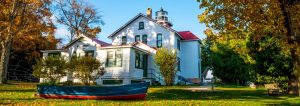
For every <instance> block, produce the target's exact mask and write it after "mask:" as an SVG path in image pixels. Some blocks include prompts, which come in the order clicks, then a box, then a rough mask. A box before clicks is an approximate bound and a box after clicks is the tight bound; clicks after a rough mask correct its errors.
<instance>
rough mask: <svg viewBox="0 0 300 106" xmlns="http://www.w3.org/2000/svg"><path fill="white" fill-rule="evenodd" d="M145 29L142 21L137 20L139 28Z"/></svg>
mask: <svg viewBox="0 0 300 106" xmlns="http://www.w3.org/2000/svg"><path fill="white" fill-rule="evenodd" d="M141 29H145V25H144V22H139V30H141Z"/></svg>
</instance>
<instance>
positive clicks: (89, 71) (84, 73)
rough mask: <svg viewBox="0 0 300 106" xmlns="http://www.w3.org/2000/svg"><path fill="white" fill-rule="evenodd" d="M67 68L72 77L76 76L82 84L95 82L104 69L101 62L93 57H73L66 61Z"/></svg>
mask: <svg viewBox="0 0 300 106" xmlns="http://www.w3.org/2000/svg"><path fill="white" fill-rule="evenodd" d="M68 69H69V71H70V72H71V73H73V77H74V78H78V79H79V80H81V82H82V83H83V84H84V85H91V84H95V81H96V79H97V78H99V77H100V76H102V75H103V74H104V73H105V71H104V67H102V63H101V62H100V61H99V60H97V59H96V58H93V57H89V56H86V57H73V58H72V60H71V61H70V62H69V63H68Z"/></svg>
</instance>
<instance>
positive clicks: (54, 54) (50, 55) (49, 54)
mask: <svg viewBox="0 0 300 106" xmlns="http://www.w3.org/2000/svg"><path fill="white" fill-rule="evenodd" d="M48 57H60V52H56V53H48Z"/></svg>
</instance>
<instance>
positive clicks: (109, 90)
mask: <svg viewBox="0 0 300 106" xmlns="http://www.w3.org/2000/svg"><path fill="white" fill-rule="evenodd" d="M149 85H150V84H149V83H148V82H144V83H137V84H130V85H121V86H109V87H102V86H101V87H100V86H38V87H37V91H38V95H39V96H40V97H43V98H53V99H145V98H146V94H147V90H148V87H149Z"/></svg>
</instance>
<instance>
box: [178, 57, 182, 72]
mask: <svg viewBox="0 0 300 106" xmlns="http://www.w3.org/2000/svg"><path fill="white" fill-rule="evenodd" d="M177 71H181V70H180V58H179V57H177Z"/></svg>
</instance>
